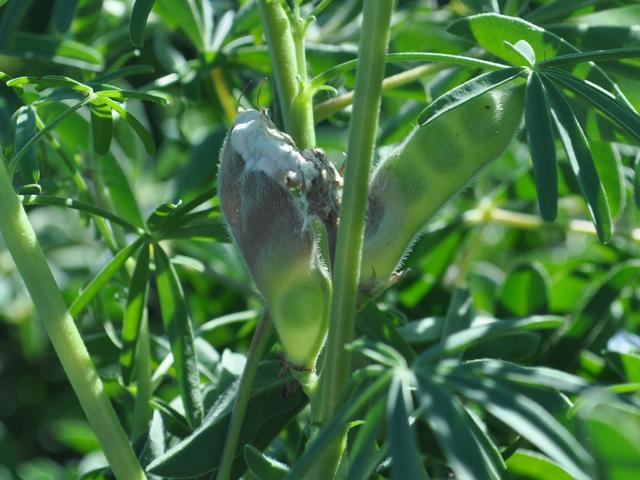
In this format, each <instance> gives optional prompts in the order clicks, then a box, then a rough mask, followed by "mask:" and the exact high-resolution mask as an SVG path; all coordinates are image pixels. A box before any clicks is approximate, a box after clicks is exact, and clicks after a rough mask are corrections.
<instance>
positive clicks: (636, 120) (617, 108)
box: [545, 67, 640, 141]
mask: <svg viewBox="0 0 640 480" xmlns="http://www.w3.org/2000/svg"><path fill="white" fill-rule="evenodd" d="M545 75H546V76H547V77H549V78H551V79H553V80H555V81H556V82H558V83H560V84H562V85H563V86H565V87H566V88H569V89H570V90H572V91H574V92H575V93H577V94H579V95H580V96H582V97H583V98H584V99H585V100H586V101H588V102H589V103H591V104H592V105H593V106H594V107H596V108H597V109H598V110H600V111H601V112H602V113H604V114H605V115H606V116H607V117H609V118H610V119H611V120H613V121H614V122H616V124H618V125H619V126H620V128H622V129H623V130H624V131H625V132H627V133H628V134H629V135H630V136H631V137H632V138H634V139H635V140H636V141H640V115H638V114H637V113H636V112H635V111H634V110H633V109H632V108H631V107H630V106H629V105H627V104H624V103H622V102H620V101H619V100H617V99H616V97H615V96H614V95H612V94H611V93H609V92H608V91H606V90H604V89H603V88H600V87H598V86H597V85H595V84H593V83H591V82H589V81H586V80H582V79H580V78H578V77H576V76H574V75H571V74H570V73H567V72H565V71H564V70H560V69H557V68H554V67H551V68H548V69H545Z"/></svg>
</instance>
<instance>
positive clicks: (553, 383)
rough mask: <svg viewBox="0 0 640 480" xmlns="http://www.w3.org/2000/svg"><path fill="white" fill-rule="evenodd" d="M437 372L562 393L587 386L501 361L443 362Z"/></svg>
mask: <svg viewBox="0 0 640 480" xmlns="http://www.w3.org/2000/svg"><path fill="white" fill-rule="evenodd" d="M437 371H438V372H444V374H445V375H446V374H447V373H449V372H452V373H456V372H463V374H464V375H473V376H477V377H481V378H487V377H491V378H495V379H497V380H502V381H508V382H513V383H517V384H522V385H529V386H534V387H541V386H542V387H547V388H553V389H554V390H559V391H563V392H571V393H581V392H583V391H584V390H585V389H586V388H587V387H588V386H589V384H588V383H587V382H586V381H584V380H583V379H581V378H580V377H576V376H575V375H571V374H569V373H565V372H563V371H561V370H554V369H552V368H546V367H525V366H521V365H518V364H517V363H512V362H505V361H502V360H493V359H490V360H484V359H483V360H472V361H470V362H464V363H454V362H445V363H442V364H440V365H438V369H437Z"/></svg>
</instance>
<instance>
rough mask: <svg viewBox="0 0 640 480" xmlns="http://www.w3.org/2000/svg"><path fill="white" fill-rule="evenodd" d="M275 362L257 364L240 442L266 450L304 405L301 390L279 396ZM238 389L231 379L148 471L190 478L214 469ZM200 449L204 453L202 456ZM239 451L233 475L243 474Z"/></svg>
mask: <svg viewBox="0 0 640 480" xmlns="http://www.w3.org/2000/svg"><path fill="white" fill-rule="evenodd" d="M279 370H280V366H279V365H278V363H277V362H267V363H263V364H261V365H260V366H259V367H258V374H257V375H256V381H255V382H254V385H253V387H252V389H251V397H250V399H249V404H248V406H247V413H246V416H245V422H244V424H243V428H242V432H241V436H240V440H239V442H238V444H239V445H247V444H250V445H253V446H255V447H256V448H259V449H265V448H267V446H268V445H269V444H270V443H271V441H272V440H273V438H274V437H275V436H276V435H277V434H278V433H280V431H281V430H282V429H283V428H284V426H285V425H286V424H288V423H289V422H290V420H291V418H293V417H294V416H295V415H296V414H297V413H298V412H300V410H301V409H302V408H303V407H304V406H305V405H306V404H307V399H306V397H305V395H304V393H303V392H302V390H300V389H298V390H296V391H295V392H294V393H293V395H292V396H290V397H289V398H284V397H283V395H282V380H281V378H280V376H279ZM237 390H238V382H234V383H233V384H232V385H231V386H230V387H228V388H227V389H226V390H224V391H223V392H220V393H219V394H217V399H216V400H215V403H214V404H213V406H212V407H211V409H210V410H209V411H208V412H207V415H206V417H205V418H204V419H203V421H202V424H201V425H200V427H198V428H197V429H196V430H195V431H194V432H193V433H192V434H191V435H189V436H188V437H187V438H185V439H184V440H182V441H181V442H180V443H178V444H177V445H175V446H173V447H171V448H170V449H169V450H167V452H166V453H165V454H164V455H162V456H160V457H159V458H157V459H156V460H154V461H153V462H151V464H149V467H148V471H149V472H150V473H152V474H154V475H160V476H167V477H171V478H192V477H195V476H200V475H204V474H206V473H208V472H211V471H212V470H215V469H216V467H217V466H218V464H219V462H220V456H221V454H222V448H223V446H224V441H225V437H226V432H227V427H228V425H229V420H230V417H231V412H232V410H233V403H234V399H235V396H236V392H237ZM203 452H207V454H206V455H203ZM242 460H243V458H242V453H241V452H238V454H237V458H236V464H235V465H234V474H233V478H239V477H240V476H241V475H242V471H243V470H244V468H243V461H242Z"/></svg>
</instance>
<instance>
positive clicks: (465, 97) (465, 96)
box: [418, 67, 524, 125]
mask: <svg viewBox="0 0 640 480" xmlns="http://www.w3.org/2000/svg"><path fill="white" fill-rule="evenodd" d="M523 71H524V69H523V68H522V67H509V68H504V69H502V70H495V71H493V72H487V73H483V74H482V75H478V76H477V77H474V78H472V79H471V80H469V81H467V82H465V83H463V84H462V85H459V86H457V87H456V88H454V89H453V90H450V91H449V92H447V93H445V94H444V95H442V96H441V97H438V98H437V99H435V100H434V101H433V102H431V103H430V104H429V106H428V107H427V108H426V109H425V110H424V111H423V112H422V113H421V114H420V116H419V118H418V123H419V124H420V125H424V124H425V123H427V122H429V121H431V120H434V119H436V118H437V117H439V116H440V115H443V114H444V113H446V112H447V111H449V110H451V109H453V108H455V107H458V106H460V105H462V104H463V103H465V102H468V101H469V100H472V99H474V98H475V97H477V96H479V95H482V94H483V93H486V92H488V91H490V90H493V89H495V88H498V87H499V86H500V85H504V84H505V83H508V82H510V81H512V80H514V79H515V78H517V77H519V76H520V75H521V74H522V72H523Z"/></svg>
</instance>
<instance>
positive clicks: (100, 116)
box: [89, 101, 113, 155]
mask: <svg viewBox="0 0 640 480" xmlns="http://www.w3.org/2000/svg"><path fill="white" fill-rule="evenodd" d="M89 111H90V112H91V132H92V134H93V148H94V150H95V152H96V153H98V154H100V155H104V154H105V153H107V152H108V151H109V147H110V146H111V137H112V135H113V118H112V116H111V108H109V105H107V104H106V103H103V102H99V101H95V102H91V103H90V104H89Z"/></svg>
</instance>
